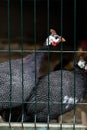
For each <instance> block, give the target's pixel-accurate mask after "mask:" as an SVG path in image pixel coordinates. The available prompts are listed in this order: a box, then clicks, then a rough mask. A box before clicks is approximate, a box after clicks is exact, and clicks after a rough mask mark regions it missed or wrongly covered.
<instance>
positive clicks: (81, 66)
mask: <svg viewBox="0 0 87 130" xmlns="http://www.w3.org/2000/svg"><path fill="white" fill-rule="evenodd" d="M85 70H87V64H86V62H85V61H82V60H79V61H78V64H76V65H75V67H74V70H73V71H67V70H62V74H61V70H59V71H55V72H51V73H50V75H49V81H48V76H45V77H42V78H41V79H40V80H39V83H38V85H37V88H36V89H35V90H34V89H33V91H32V93H31V95H30V96H29V97H28V99H27V102H29V104H28V103H27V104H26V109H25V111H26V115H25V118H24V121H25V122H26V121H29V122H30V121H34V114H36V121H37V122H47V117H48V116H49V119H50V120H52V119H57V118H58V116H59V115H61V114H63V113H66V112H68V111H70V110H72V109H73V108H74V107H75V105H76V103H80V102H81V101H82V99H83V97H84V94H85V90H86V89H87V88H86V87H87V74H86V71H85ZM61 76H62V77H61ZM74 76H75V77H74ZM74 80H75V81H74ZM48 82H49V87H48ZM35 92H36V100H35V95H34V93H35ZM35 101H36V102H37V105H35V104H34V102H35Z"/></svg>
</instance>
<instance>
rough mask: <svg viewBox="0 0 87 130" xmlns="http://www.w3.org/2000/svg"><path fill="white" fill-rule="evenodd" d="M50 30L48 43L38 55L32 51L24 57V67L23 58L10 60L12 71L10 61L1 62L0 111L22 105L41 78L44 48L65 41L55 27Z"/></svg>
mask: <svg viewBox="0 0 87 130" xmlns="http://www.w3.org/2000/svg"><path fill="white" fill-rule="evenodd" d="M50 32H51V35H50V36H49V37H48V38H47V39H46V43H45V44H44V45H43V47H42V48H41V49H39V50H38V52H36V56H35V53H32V54H31V55H28V56H26V57H25V58H23V69H22V60H21V59H17V60H11V61H10V62H11V71H10V66H9V62H4V63H1V64H0V112H1V111H3V110H4V109H9V108H10V107H11V108H14V107H18V106H20V105H21V104H22V101H25V100H26V99H27V98H28V97H29V95H30V93H31V91H32V89H33V88H34V87H35V85H36V84H37V83H38V80H39V76H40V72H39V70H40V67H41V64H42V60H43V58H44V55H45V52H44V51H43V50H48V48H49V47H50V46H52V47H53V46H55V44H59V43H60V42H61V41H62V42H63V41H65V39H64V38H62V37H60V36H58V35H57V33H54V32H53V29H51V30H50ZM48 39H49V40H48ZM48 46H49V47H48ZM35 58H36V73H35ZM22 70H23V75H22ZM35 75H36V76H35Z"/></svg>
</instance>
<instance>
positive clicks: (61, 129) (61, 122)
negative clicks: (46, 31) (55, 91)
mask: <svg viewBox="0 0 87 130" xmlns="http://www.w3.org/2000/svg"><path fill="white" fill-rule="evenodd" d="M62 34H63V0H61V36H62ZM62 51H63V48H62V42H61V59H60V60H61V114H62V105H63V104H62V96H63V93H62ZM60 119H61V122H60V129H61V130H62V115H61V118H60Z"/></svg>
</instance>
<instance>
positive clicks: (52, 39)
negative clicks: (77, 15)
mask: <svg viewBox="0 0 87 130" xmlns="http://www.w3.org/2000/svg"><path fill="white" fill-rule="evenodd" d="M50 33H51V34H50V36H49V37H47V39H46V45H47V46H48V45H52V46H57V45H58V44H59V43H60V42H65V41H66V40H65V39H64V38H63V37H62V36H59V35H58V34H57V33H56V31H55V30H54V29H50Z"/></svg>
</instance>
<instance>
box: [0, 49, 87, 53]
mask: <svg viewBox="0 0 87 130" xmlns="http://www.w3.org/2000/svg"><path fill="white" fill-rule="evenodd" d="M21 51H22V52H56V53H61V52H62V53H87V51H63V50H62V51H59V50H58V51H57V50H48V51H47V50H12V49H11V50H10V52H21ZM0 52H9V50H0Z"/></svg>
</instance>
